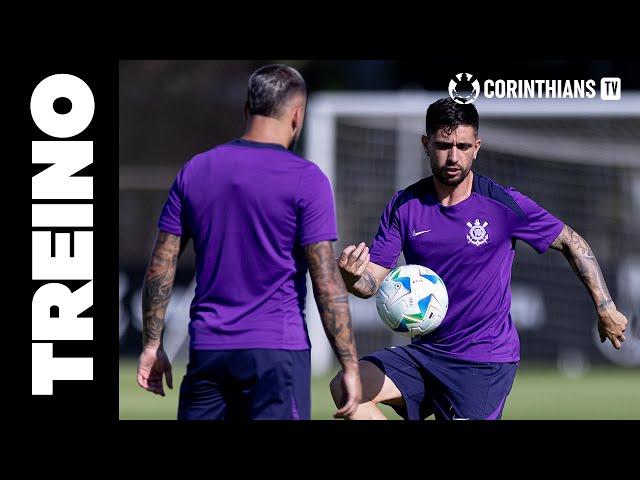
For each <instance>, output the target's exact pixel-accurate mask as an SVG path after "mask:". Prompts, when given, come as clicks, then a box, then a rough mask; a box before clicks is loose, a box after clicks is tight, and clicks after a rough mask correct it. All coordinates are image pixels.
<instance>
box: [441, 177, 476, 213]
mask: <svg viewBox="0 0 640 480" xmlns="http://www.w3.org/2000/svg"><path fill="white" fill-rule="evenodd" d="M433 185H434V187H435V189H436V193H437V195H438V201H439V202H440V203H441V204H442V205H443V206H445V207H451V206H453V205H455V204H456V203H460V202H462V201H464V200H466V199H467V198H469V197H470V196H471V190H472V189H473V171H469V174H468V175H467V177H466V178H465V179H464V180H463V181H462V182H461V183H459V184H458V185H455V186H451V185H445V184H444V183H441V182H440V181H439V180H438V179H437V178H436V177H435V176H434V177H433Z"/></svg>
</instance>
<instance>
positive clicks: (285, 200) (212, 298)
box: [138, 65, 361, 420]
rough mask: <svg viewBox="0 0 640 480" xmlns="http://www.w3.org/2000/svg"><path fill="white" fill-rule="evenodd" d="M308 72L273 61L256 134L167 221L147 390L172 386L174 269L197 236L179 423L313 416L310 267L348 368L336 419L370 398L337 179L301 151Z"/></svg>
mask: <svg viewBox="0 0 640 480" xmlns="http://www.w3.org/2000/svg"><path fill="white" fill-rule="evenodd" d="M306 100H307V94H306V85H305V82H304V80H303V78H302V76H301V75H300V74H299V73H298V72H297V71H296V70H295V69H293V68H291V67H289V66H286V65H268V66H265V67H262V68H260V69H258V70H256V71H255V72H254V73H253V74H252V75H251V77H250V79H249V87H248V98H247V102H246V105H245V117H246V119H247V127H246V131H245V133H244V135H243V136H242V137H241V138H239V139H236V140H233V141H231V142H229V143H226V144H223V145H219V146H217V147H215V148H213V149H212V150H209V151H207V152H204V153H201V154H199V155H196V156H195V157H194V158H192V159H191V160H190V161H189V162H187V163H186V164H185V165H184V166H183V167H182V169H181V170H180V172H179V173H178V175H177V178H176V180H175V182H174V184H173V186H172V188H171V191H170V192H169V198H168V200H167V201H166V203H165V205H164V208H163V210H162V213H161V215H160V219H159V221H158V228H159V232H158V235H157V238H156V241H155V246H154V248H153V253H152V256H151V259H150V263H149V267H148V270H147V272H146V276H145V280H144V286H143V291H142V308H143V314H144V316H143V318H144V329H143V351H142V354H141V355H140V359H139V364H138V383H139V385H140V386H141V387H143V388H145V389H147V390H149V391H151V392H153V393H156V394H160V395H163V396H164V388H163V375H166V381H167V385H168V386H169V388H173V387H172V377H171V365H170V362H169V359H168V358H167V355H166V353H165V352H164V350H163V348H162V330H163V322H164V317H165V311H166V308H167V304H168V303H169V298H170V296H171V289H172V286H173V281H174V275H175V271H176V264H177V261H178V257H179V255H180V253H181V251H182V250H183V249H184V246H185V245H186V242H187V241H188V239H189V238H192V239H193V245H194V249H195V254H196V281H197V284H196V291H195V297H194V299H193V301H192V303H191V309H190V323H189V333H190V349H189V351H190V353H189V364H188V366H187V373H186V375H185V377H184V379H183V381H182V385H181V387H180V400H179V407H178V419H179V420H196V419H207V420H212V419H309V418H310V413H311V412H310V410H311V400H310V376H311V370H310V342H309V336H308V332H307V328H306V324H305V322H304V317H303V309H304V304H305V298H306V272H307V269H308V270H309V272H310V275H311V280H312V283H313V291H314V295H315V299H316V303H317V305H318V309H319V311H320V316H321V319H322V322H323V325H324V329H325V332H326V335H327V338H328V339H329V342H330V343H331V345H332V347H333V349H334V351H335V353H336V355H337V357H338V360H339V361H340V363H341V365H342V372H343V377H341V378H342V379H343V385H342V390H343V391H344V392H345V395H344V398H343V401H342V402H341V403H340V408H339V409H338V410H337V412H336V413H335V414H334V416H336V417H343V416H348V415H353V414H354V413H355V409H356V408H357V407H358V404H359V400H360V398H361V386H360V377H359V365H358V356H357V352H356V346H355V342H354V338H353V333H352V329H351V318H350V315H349V304H348V293H347V291H346V289H345V285H344V282H343V279H342V276H341V275H340V271H339V268H338V265H337V264H336V262H335V257H334V254H333V246H332V241H334V240H336V239H337V233H336V219H335V206H334V203H333V195H332V192H331V186H330V184H329V180H328V179H327V177H326V176H325V175H324V174H323V173H322V171H321V170H320V168H318V166H317V165H315V164H314V163H312V162H310V161H307V160H305V159H303V158H301V157H299V156H297V155H295V154H294V153H292V151H291V150H292V149H293V147H294V145H295V143H296V141H297V140H298V138H299V136H300V132H301V130H302V124H303V120H304V114H305V107H306Z"/></svg>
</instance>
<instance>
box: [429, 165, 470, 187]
mask: <svg viewBox="0 0 640 480" xmlns="http://www.w3.org/2000/svg"><path fill="white" fill-rule="evenodd" d="M445 169H446V166H444V167H442V168H440V169H438V170H435V171H434V172H433V175H434V176H435V177H436V178H437V179H438V181H439V182H440V183H442V184H443V185H447V186H449V187H455V186H457V185H460V184H461V183H462V182H463V181H464V179H465V178H467V175H469V171H470V170H471V169H470V168H468V169H466V170H463V171H462V174H461V175H460V176H459V177H457V178H447V177H446V176H445V175H446V172H445Z"/></svg>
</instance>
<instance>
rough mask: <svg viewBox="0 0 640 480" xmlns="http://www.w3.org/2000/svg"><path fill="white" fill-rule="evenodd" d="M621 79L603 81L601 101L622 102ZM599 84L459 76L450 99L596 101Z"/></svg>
mask: <svg viewBox="0 0 640 480" xmlns="http://www.w3.org/2000/svg"><path fill="white" fill-rule="evenodd" d="M621 83H622V82H621V79H620V78H619V77H603V78H601V79H600V99H602V100H620V99H621V97H622V91H621ZM597 85H598V84H597V82H596V80H594V79H584V80H549V79H545V80H523V79H518V80H515V79H509V80H504V79H497V80H492V79H487V80H485V81H484V82H483V84H482V87H481V86H480V81H479V80H478V79H477V78H476V77H475V76H474V75H473V74H471V73H458V74H457V75H454V76H453V77H451V79H450V80H449V96H450V97H451V98H452V99H453V100H454V101H455V102H456V103H460V104H469V103H473V102H474V101H475V100H476V99H477V98H478V97H479V96H480V91H481V89H482V93H483V95H484V97H485V98H496V99H502V98H514V99H520V98H558V99H565V98H589V99H590V98H595V97H596V95H597Z"/></svg>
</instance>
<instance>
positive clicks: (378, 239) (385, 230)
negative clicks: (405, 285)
mask: <svg viewBox="0 0 640 480" xmlns="http://www.w3.org/2000/svg"><path fill="white" fill-rule="evenodd" d="M400 193H402V190H400V191H399V192H397V193H396V194H395V195H394V196H393V198H391V201H390V202H389V203H388V204H387V207H386V208H385V209H384V212H383V213H382V217H381V218H380V226H379V227H378V233H376V236H375V237H374V239H373V243H372V244H371V248H370V249H369V255H370V256H371V257H370V260H371V261H372V262H373V263H376V264H378V265H380V266H381V267H385V268H394V267H395V265H396V262H397V261H398V257H399V256H400V252H401V251H402V236H401V233H400V219H399V218H398V207H397V205H396V201H397V199H398V196H399V195H400Z"/></svg>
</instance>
